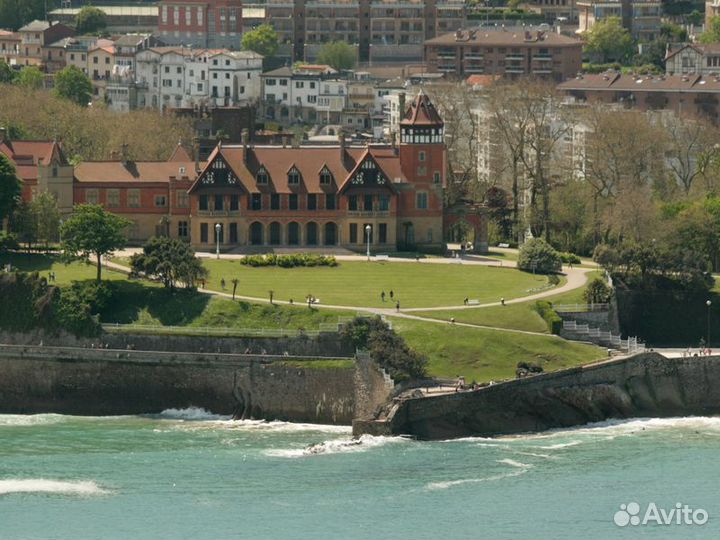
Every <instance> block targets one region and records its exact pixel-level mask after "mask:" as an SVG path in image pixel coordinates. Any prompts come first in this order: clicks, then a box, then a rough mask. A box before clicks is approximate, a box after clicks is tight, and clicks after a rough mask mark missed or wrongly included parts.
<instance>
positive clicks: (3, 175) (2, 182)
mask: <svg viewBox="0 0 720 540" xmlns="http://www.w3.org/2000/svg"><path fill="white" fill-rule="evenodd" d="M20 190H21V184H20V179H19V178H18V177H17V173H16V172H15V166H14V165H13V164H12V163H11V162H10V160H9V159H8V158H7V157H6V156H5V154H2V153H0V227H2V224H3V221H4V220H5V218H7V217H8V216H9V215H10V213H11V212H12V211H13V209H14V208H15V207H16V206H17V204H18V203H19V202H20Z"/></svg>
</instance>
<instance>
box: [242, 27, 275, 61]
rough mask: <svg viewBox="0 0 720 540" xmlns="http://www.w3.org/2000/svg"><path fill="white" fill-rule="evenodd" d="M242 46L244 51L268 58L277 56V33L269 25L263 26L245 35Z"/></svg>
mask: <svg viewBox="0 0 720 540" xmlns="http://www.w3.org/2000/svg"><path fill="white" fill-rule="evenodd" d="M241 45H242V48H243V50H244V51H254V52H256V53H258V54H261V55H263V56H264V57H266V58H269V57H271V56H275V53H276V52H277V50H278V36H277V32H275V29H274V28H273V27H272V26H270V25H269V24H261V25H260V26H258V27H257V28H256V29H255V30H250V31H249V32H245V33H244V34H243V37H242V42H241Z"/></svg>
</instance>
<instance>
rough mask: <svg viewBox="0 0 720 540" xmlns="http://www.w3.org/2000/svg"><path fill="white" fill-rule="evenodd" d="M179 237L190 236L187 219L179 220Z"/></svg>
mask: <svg viewBox="0 0 720 540" xmlns="http://www.w3.org/2000/svg"><path fill="white" fill-rule="evenodd" d="M178 237H180V238H187V237H188V222H187V221H178Z"/></svg>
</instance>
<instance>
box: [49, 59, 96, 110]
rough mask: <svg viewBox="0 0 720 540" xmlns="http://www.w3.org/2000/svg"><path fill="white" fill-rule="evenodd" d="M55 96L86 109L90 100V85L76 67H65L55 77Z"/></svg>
mask: <svg viewBox="0 0 720 540" xmlns="http://www.w3.org/2000/svg"><path fill="white" fill-rule="evenodd" d="M53 91H54V92H55V95H56V96H58V97H61V98H65V99H69V100H70V101H72V102H73V103H76V104H78V105H80V106H81V107H87V105H88V103H90V100H91V99H92V83H91V82H90V79H89V78H88V76H87V75H85V73H83V71H82V70H81V69H80V68H79V67H77V66H67V67H66V68H63V69H62V70H60V71H58V73H57V74H56V75H55V89H54V90H53Z"/></svg>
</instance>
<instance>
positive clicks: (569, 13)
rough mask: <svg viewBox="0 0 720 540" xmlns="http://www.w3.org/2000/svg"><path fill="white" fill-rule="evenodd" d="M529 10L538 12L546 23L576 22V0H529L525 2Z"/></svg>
mask: <svg viewBox="0 0 720 540" xmlns="http://www.w3.org/2000/svg"><path fill="white" fill-rule="evenodd" d="M525 6H527V9H528V10H529V11H532V12H534V13H540V14H541V15H543V16H544V17H545V20H546V21H547V22H548V23H555V22H558V23H572V24H574V23H577V22H578V8H577V1H576V0H530V1H529V2H527V3H526V4H525Z"/></svg>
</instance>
